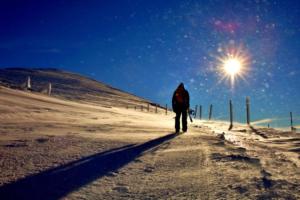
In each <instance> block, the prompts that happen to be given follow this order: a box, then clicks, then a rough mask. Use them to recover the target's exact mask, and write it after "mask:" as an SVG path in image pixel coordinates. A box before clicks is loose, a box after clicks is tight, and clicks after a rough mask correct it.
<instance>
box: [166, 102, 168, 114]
mask: <svg viewBox="0 0 300 200" xmlns="http://www.w3.org/2000/svg"><path fill="white" fill-rule="evenodd" d="M167 114H168V104H166V115H167Z"/></svg>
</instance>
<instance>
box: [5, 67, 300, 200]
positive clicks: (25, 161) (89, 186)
mask: <svg viewBox="0 0 300 200" xmlns="http://www.w3.org/2000/svg"><path fill="white" fill-rule="evenodd" d="M1 72H4V71H1ZM5 73H8V72H7V71H5ZM18 73H19V72H18ZM28 73H30V74H31V76H32V80H36V82H38V81H37V80H39V79H38V77H39V76H40V75H41V78H40V80H41V81H40V82H39V83H41V84H42V81H44V82H46V81H49V80H50V79H49V80H46V79H44V78H43V75H45V76H46V75H47V77H51V78H52V82H53V85H54V96H50V97H49V96H47V95H45V94H40V93H37V92H28V91H21V90H14V89H11V88H6V87H0V110H1V115H0V121H1V124H0V169H1V174H0V199H299V198H300V170H299V169H300V156H299V152H300V150H299V145H300V136H299V134H297V133H292V132H280V131H276V130H273V129H266V128H264V129H259V128H258V129H251V128H249V127H247V126H246V125H243V124H236V125H235V126H234V128H233V129H232V130H231V131H228V126H229V124H227V123H226V122H221V121H199V120H195V121H194V123H193V124H189V130H188V132H187V133H185V134H174V133H173V131H174V128H173V126H174V115H173V114H172V113H170V112H169V113H168V114H167V115H166V114H165V113H164V112H163V110H159V111H160V112H159V113H155V112H153V108H152V110H150V112H148V111H147V110H145V109H144V110H143V111H141V110H134V109H133V108H132V107H131V108H129V109H127V108H126V107H125V106H120V105H126V104H135V102H138V101H140V102H141V101H143V100H142V99H139V98H137V97H134V96H131V95H129V94H126V93H123V92H120V91H119V90H116V89H114V88H110V87H109V86H106V85H100V84H99V83H96V82H93V81H89V80H86V79H84V78H82V77H80V76H77V75H71V74H68V73H64V72H56V71H53V72H52V71H38V72H28ZM28 73H27V72H24V74H23V75H22V77H26V76H27V75H28ZM36 73H38V75H36V76H35V75H34V74H36ZM60 74H61V75H60ZM1 77H2V78H1V80H5V82H6V83H8V82H9V83H10V84H12V83H15V84H16V85H18V84H20V83H21V82H17V81H14V80H13V78H12V77H14V76H9V77H10V78H9V79H4V78H3V77H4V75H3V73H1ZM54 77H55V78H54ZM57 77H59V78H57ZM75 77H77V78H78V80H77V79H76V78H75ZM19 79H21V78H18V80H19ZM62 79H63V81H60V80H62ZM66 80H70V81H71V82H72V81H73V82H76V83H80V84H76V85H77V86H78V87H80V89H77V86H76V87H75V86H74V84H71V83H70V84H66ZM55 88H56V89H55ZM83 88H86V89H87V88H89V89H88V92H87V93H86V94H85V95H83V93H84V92H83V91H84V90H83ZM34 89H35V88H34ZM36 90H38V88H37V89H36ZM55 90H56V91H55ZM101 91H105V92H104V93H103V92H102V93H101ZM90 94H91V95H90ZM103 94H105V95H107V96H106V99H105V101H104V100H102V101H99V99H102V98H104V97H103ZM120 96H122V97H124V98H123V100H122V102H120V98H119V97H120ZM57 97H58V98H57ZM62 97H63V98H62ZM79 97H80V99H78V98H79ZM68 99H69V100H68ZM87 102H88V103H87ZM95 102H97V104H96V103H95ZM107 105H110V106H107Z"/></svg>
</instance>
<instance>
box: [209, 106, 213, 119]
mask: <svg viewBox="0 0 300 200" xmlns="http://www.w3.org/2000/svg"><path fill="white" fill-rule="evenodd" d="M212 109H213V105H212V104H210V107H209V117H208V120H211V116H212Z"/></svg>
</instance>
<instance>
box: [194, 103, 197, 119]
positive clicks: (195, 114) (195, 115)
mask: <svg viewBox="0 0 300 200" xmlns="http://www.w3.org/2000/svg"><path fill="white" fill-rule="evenodd" d="M197 109H198V105H196V106H195V113H194V118H196V117H197Z"/></svg>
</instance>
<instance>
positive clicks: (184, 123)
mask: <svg viewBox="0 0 300 200" xmlns="http://www.w3.org/2000/svg"><path fill="white" fill-rule="evenodd" d="M182 131H183V132H186V131H187V110H183V111H182Z"/></svg>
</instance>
